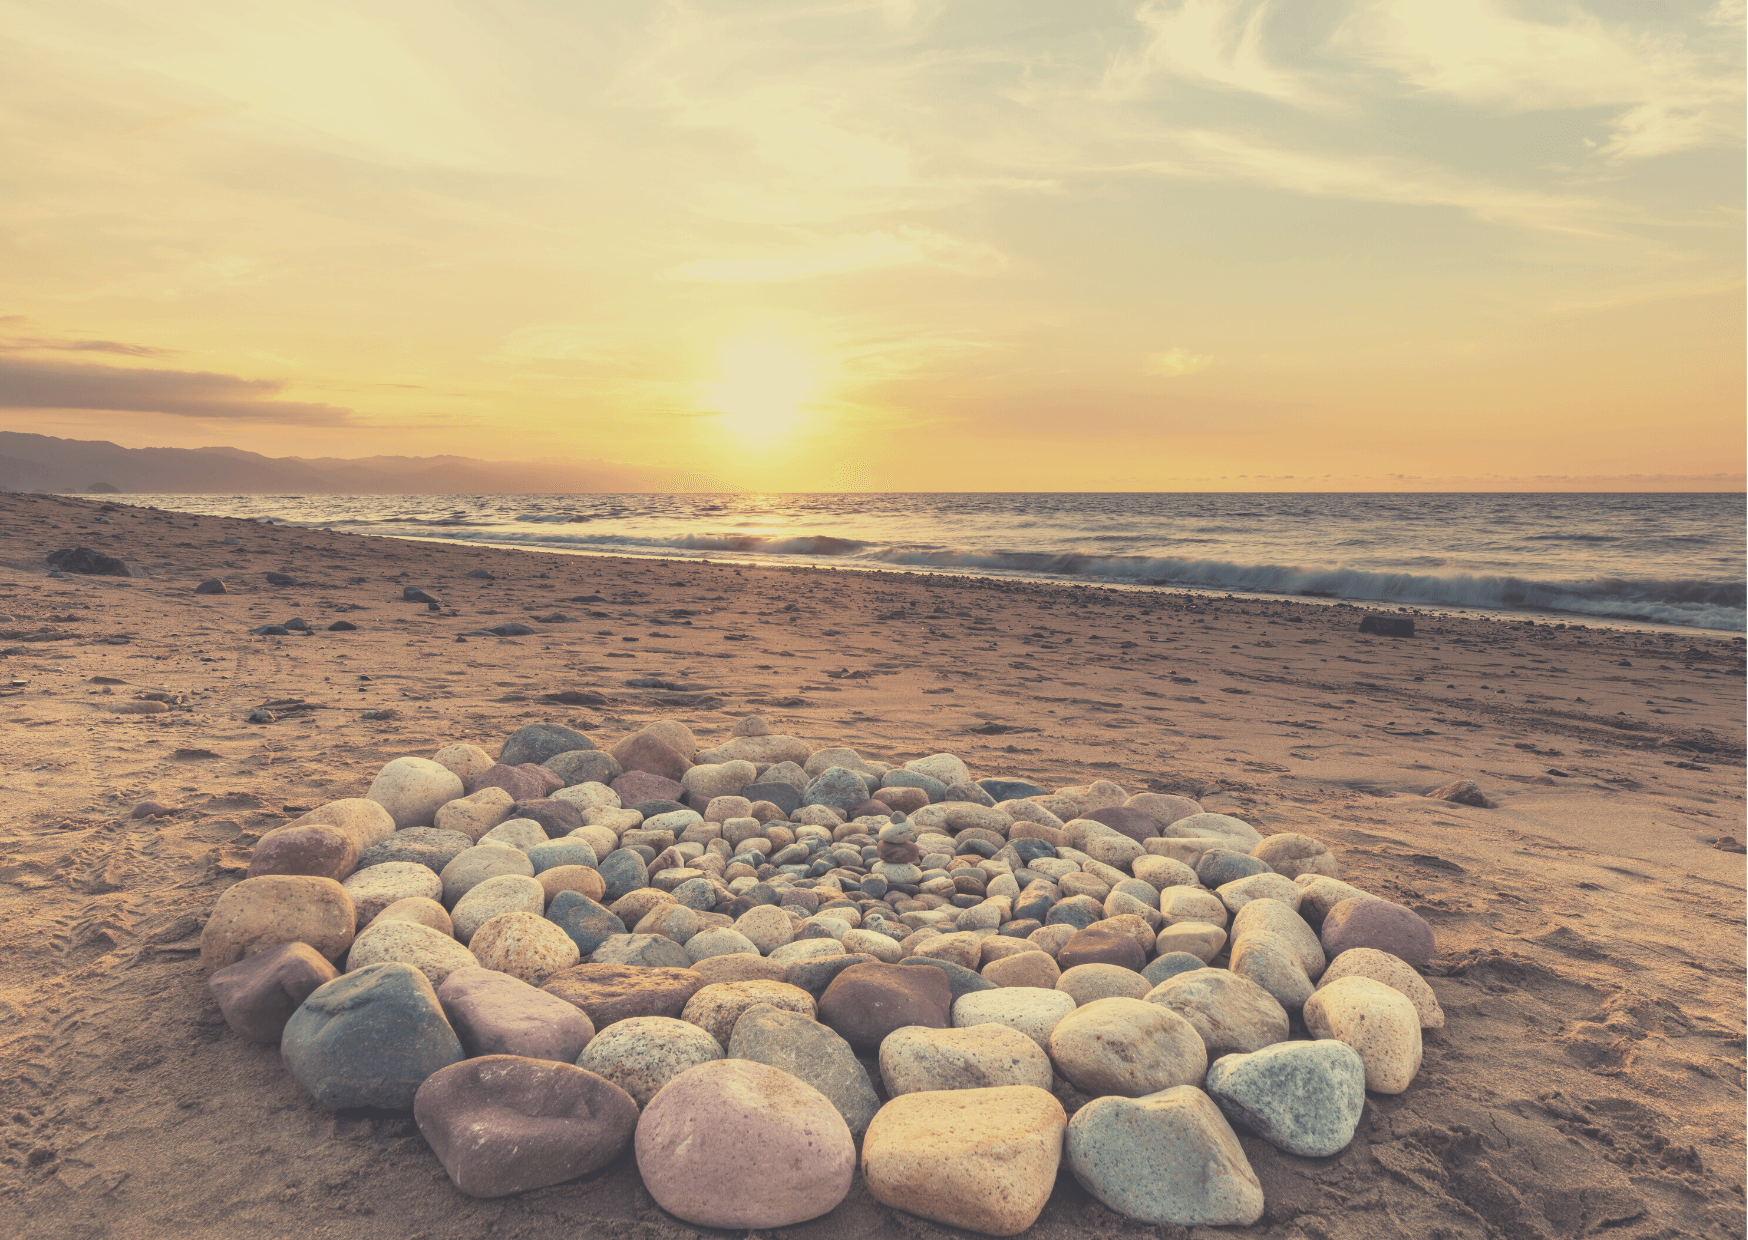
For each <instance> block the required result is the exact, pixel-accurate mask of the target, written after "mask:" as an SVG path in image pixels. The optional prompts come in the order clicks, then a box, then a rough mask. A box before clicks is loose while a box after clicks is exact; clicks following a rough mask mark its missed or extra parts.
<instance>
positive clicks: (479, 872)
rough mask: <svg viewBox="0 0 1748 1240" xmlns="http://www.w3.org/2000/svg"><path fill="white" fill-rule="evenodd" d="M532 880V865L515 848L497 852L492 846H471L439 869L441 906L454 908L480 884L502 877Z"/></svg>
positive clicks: (523, 853)
mask: <svg viewBox="0 0 1748 1240" xmlns="http://www.w3.org/2000/svg"><path fill="white" fill-rule="evenodd" d="M509 874H516V875H520V876H522V877H523V878H530V879H531V878H533V877H534V863H533V862H532V861H530V860H528V854H527V853H525V852H523V851H521V850H520V849H517V848H499V847H498V846H496V845H493V844H475V845H474V846H473V847H472V848H469V849H467V850H466V851H464V852H460V853H457V854H456V855H455V857H454V858H452V859H451V860H450V862H449V864H448V865H446V866H444V867H443V873H442V878H443V903H444V905H445V906H446V907H448V908H454V907H455V906H456V904H458V903H459V902H460V901H461V898H462V897H463V896H465V895H466V894H467V893H468V892H470V891H472V890H473V889H474V888H475V887H478V886H479V885H480V884H481V883H484V882H489V881H490V880H492V879H494V878H503V877H504V876H505V875H509Z"/></svg>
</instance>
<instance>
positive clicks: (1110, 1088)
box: [1045, 999, 1208, 1098]
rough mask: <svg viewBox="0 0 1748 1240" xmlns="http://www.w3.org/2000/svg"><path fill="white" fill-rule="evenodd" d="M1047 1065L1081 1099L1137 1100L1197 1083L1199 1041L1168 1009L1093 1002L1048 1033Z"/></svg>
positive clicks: (1202, 1066)
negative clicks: (1116, 1096)
mask: <svg viewBox="0 0 1748 1240" xmlns="http://www.w3.org/2000/svg"><path fill="white" fill-rule="evenodd" d="M1045 1049H1046V1050H1048V1051H1049V1052H1050V1060H1051V1062H1052V1063H1054V1064H1055V1065H1056V1068H1057V1070H1058V1071H1059V1072H1061V1073H1062V1075H1063V1076H1065V1077H1067V1078H1068V1079H1069V1081H1071V1082H1072V1083H1073V1084H1074V1087H1075V1088H1076V1089H1078V1090H1080V1091H1081V1092H1082V1093H1086V1094H1092V1095H1094V1096H1095V1097H1097V1096H1100V1095H1104V1094H1121V1095H1123V1096H1125V1097H1129V1098H1138V1097H1140V1096H1142V1095H1143V1094H1151V1093H1157V1092H1158V1091H1160V1090H1162V1089H1170V1088H1172V1087H1173V1086H1174V1085H1193V1084H1196V1083H1198V1082H1200V1081H1201V1079H1202V1074H1203V1073H1204V1072H1206V1071H1207V1068H1208V1053H1207V1051H1206V1049H1204V1047H1203V1046H1202V1039H1201V1038H1200V1037H1199V1036H1198V1035H1197V1033H1196V1031H1195V1029H1194V1028H1192V1027H1191V1025H1190V1023H1189V1022H1188V1021H1187V1020H1185V1019H1184V1018H1183V1017H1181V1016H1179V1015H1178V1014H1177V1013H1176V1012H1174V1011H1171V1010H1170V1009H1169V1008H1163V1007H1160V1006H1159V1005H1158V1004H1154V1003H1143V1002H1142V1001H1141V1000H1139V999H1096V1000H1094V1001H1093V1002H1091V1003H1088V1004H1086V1005H1085V1006H1083V1007H1078V1008H1076V1009H1075V1010H1074V1011H1073V1012H1071V1013H1069V1014H1068V1015H1067V1016H1064V1017H1063V1018H1062V1020H1061V1021H1060V1022H1058V1024H1057V1026H1056V1028H1055V1029H1054V1030H1053V1031H1051V1034H1050V1042H1049V1045H1048V1046H1047V1047H1046V1048H1045Z"/></svg>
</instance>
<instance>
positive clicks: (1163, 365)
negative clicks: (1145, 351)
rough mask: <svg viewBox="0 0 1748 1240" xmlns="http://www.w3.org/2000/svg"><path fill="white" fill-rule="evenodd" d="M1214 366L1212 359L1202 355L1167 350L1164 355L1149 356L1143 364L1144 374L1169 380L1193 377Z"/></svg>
mask: <svg viewBox="0 0 1748 1240" xmlns="http://www.w3.org/2000/svg"><path fill="white" fill-rule="evenodd" d="M1213 364H1214V359H1213V358H1212V357H1209V356H1206V355H1205V354H1200V353H1191V352H1190V351H1189V350H1188V349H1184V348H1176V349H1167V350H1165V351H1164V352H1163V353H1152V354H1149V355H1148V357H1147V360H1146V361H1145V362H1144V363H1142V366H1141V369H1142V371H1143V373H1145V374H1150V375H1164V376H1165V377H1166V378H1168V379H1176V378H1178V377H1179V376H1181V375H1193V374H1195V373H1196V372H1197V371H1199V370H1206V369H1208V367H1210V366H1212V365H1213Z"/></svg>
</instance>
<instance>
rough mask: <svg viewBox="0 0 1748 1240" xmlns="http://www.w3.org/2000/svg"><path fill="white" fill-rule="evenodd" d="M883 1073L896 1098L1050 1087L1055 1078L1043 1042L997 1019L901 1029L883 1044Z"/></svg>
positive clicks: (891, 1034) (890, 1090) (881, 1059)
mask: <svg viewBox="0 0 1748 1240" xmlns="http://www.w3.org/2000/svg"><path fill="white" fill-rule="evenodd" d="M880 1076H881V1079H882V1080H883V1081H884V1082H885V1085H886V1093H887V1095H888V1096H889V1097H893V1098H896V1097H898V1096H899V1095H900V1094H914V1093H922V1092H925V1091H928V1090H940V1089H992V1088H995V1087H997V1086H1002V1085H1032V1086H1035V1087H1037V1088H1038V1089H1049V1088H1050V1086H1051V1084H1052V1083H1053V1081H1054V1079H1055V1077H1054V1073H1053V1072H1052V1071H1051V1068H1050V1057H1049V1056H1048V1055H1046V1054H1045V1053H1044V1050H1043V1048H1042V1047H1040V1046H1039V1045H1038V1044H1037V1043H1036V1042H1034V1041H1033V1040H1032V1039H1031V1038H1029V1037H1027V1036H1026V1035H1025V1034H1023V1033H1021V1032H1020V1031H1019V1030H1018V1029H1015V1028H1013V1027H1011V1026H1009V1025H997V1024H984V1025H971V1026H967V1027H965V1028H962V1029H922V1028H916V1027H912V1028H908V1029H895V1030H893V1031H892V1032H891V1033H890V1034H888V1035H887V1036H886V1040H885V1041H884V1042H882V1043H881V1044H880Z"/></svg>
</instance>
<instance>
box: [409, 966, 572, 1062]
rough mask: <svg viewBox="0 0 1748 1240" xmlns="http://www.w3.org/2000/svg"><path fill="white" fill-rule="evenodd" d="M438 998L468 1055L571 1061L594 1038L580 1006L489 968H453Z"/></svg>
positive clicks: (438, 991) (438, 992) (438, 989)
mask: <svg viewBox="0 0 1748 1240" xmlns="http://www.w3.org/2000/svg"><path fill="white" fill-rule="evenodd" d="M437 1002H439V1003H441V1004H442V1005H443V1014H444V1015H445V1016H447V1017H448V1018H449V1024H450V1026H451V1027H452V1028H453V1029H454V1030H455V1035H456V1036H457V1037H458V1038H460V1039H461V1047H462V1049H463V1050H465V1051H466V1052H467V1053H468V1055H469V1056H478V1055H520V1056H522V1057H523V1058H526V1059H556V1060H558V1061H560V1062H562V1063H575V1062H576V1058H577V1056H578V1055H580V1054H582V1053H583V1048H584V1047H586V1046H587V1045H588V1044H589V1042H590V1040H591V1039H592V1038H593V1037H594V1036H595V1026H594V1025H593V1024H592V1023H591V1022H590V1020H589V1017H588V1014H587V1013H585V1012H584V1011H582V1010H581V1009H580V1008H577V1007H575V1006H574V1005H572V1004H569V1003H566V1002H565V1001H564V1000H563V999H560V998H559V997H558V996H556V995H551V994H548V993H547V992H546V991H544V990H540V989H537V988H536V987H534V986H530V985H529V984H528V983H527V982H525V981H523V980H522V979H521V978H519V977H511V976H510V975H509V974H508V973H499V972H497V971H496V970H493V969H467V968H463V969H457V970H455V972H453V973H451V974H450V975H449V976H448V977H447V978H445V979H444V980H443V984H442V985H441V986H439V987H438V988H437Z"/></svg>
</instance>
